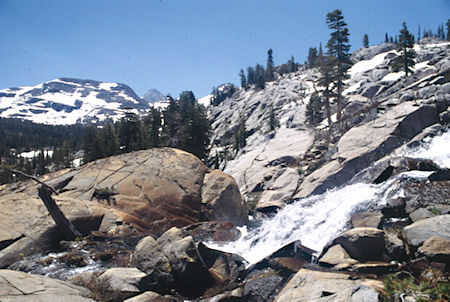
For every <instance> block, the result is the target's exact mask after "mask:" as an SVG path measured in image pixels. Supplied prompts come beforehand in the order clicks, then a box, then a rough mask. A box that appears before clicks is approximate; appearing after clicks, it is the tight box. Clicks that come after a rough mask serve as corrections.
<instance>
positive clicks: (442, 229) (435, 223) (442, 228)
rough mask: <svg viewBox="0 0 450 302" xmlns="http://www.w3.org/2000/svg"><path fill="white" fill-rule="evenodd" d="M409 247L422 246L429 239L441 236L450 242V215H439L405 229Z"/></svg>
mask: <svg viewBox="0 0 450 302" xmlns="http://www.w3.org/2000/svg"><path fill="white" fill-rule="evenodd" d="M403 231H404V234H405V239H406V242H407V243H408V245H410V246H412V247H419V246H421V245H422V244H423V243H424V242H425V241H426V240H427V239H429V238H431V237H433V236H440V237H442V238H445V239H449V240H450V215H439V216H435V217H432V218H427V219H423V220H419V221H417V222H414V223H413V224H411V225H408V226H407V227H405V228H404V229H403Z"/></svg>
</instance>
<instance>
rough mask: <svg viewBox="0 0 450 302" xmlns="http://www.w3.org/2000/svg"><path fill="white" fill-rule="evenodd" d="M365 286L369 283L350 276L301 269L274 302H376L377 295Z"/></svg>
mask: <svg viewBox="0 0 450 302" xmlns="http://www.w3.org/2000/svg"><path fill="white" fill-rule="evenodd" d="M372 282H373V281H372ZM379 283H381V282H379ZM365 284H369V282H367V281H366V282H363V281H361V280H351V279H350V276H349V275H346V274H341V273H329V272H318V271H311V270H306V269H301V270H300V271H298V272H297V273H296V274H295V275H294V276H293V277H292V279H291V280H290V281H289V282H288V284H287V285H286V286H285V287H284V288H283V289H282V290H281V292H280V293H279V294H278V295H277V296H276V297H275V299H274V302H284V301H365V302H372V301H373V302H377V301H378V300H379V295H378V293H377V292H376V291H375V290H374V289H373V288H372V287H369V286H368V285H365ZM361 299H362V300H361Z"/></svg>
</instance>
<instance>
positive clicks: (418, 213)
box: [409, 208, 436, 222]
mask: <svg viewBox="0 0 450 302" xmlns="http://www.w3.org/2000/svg"><path fill="white" fill-rule="evenodd" d="M434 216H436V215H435V214H433V213H431V212H430V211H428V210H427V209H424V208H419V209H417V210H415V211H414V212H412V213H411V214H409V217H411V220H412V221H413V222H416V221H419V220H422V219H427V218H431V217H434Z"/></svg>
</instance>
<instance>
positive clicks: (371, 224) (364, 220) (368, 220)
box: [350, 211, 383, 228]
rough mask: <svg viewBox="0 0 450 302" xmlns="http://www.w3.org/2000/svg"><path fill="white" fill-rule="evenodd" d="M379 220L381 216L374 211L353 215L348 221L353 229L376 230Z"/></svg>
mask: <svg viewBox="0 0 450 302" xmlns="http://www.w3.org/2000/svg"><path fill="white" fill-rule="evenodd" d="M381 218H383V214H382V213H380V212H378V211H374V212H364V213H357V214H353V215H352V217H351V219H350V220H351V222H352V225H353V227H355V228H360V227H361V228H364V227H368V228H378V227H379V225H380V223H381Z"/></svg>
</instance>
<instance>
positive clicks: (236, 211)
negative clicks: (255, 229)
mask: <svg viewBox="0 0 450 302" xmlns="http://www.w3.org/2000/svg"><path fill="white" fill-rule="evenodd" d="M202 203H203V204H204V205H205V206H206V208H207V210H206V211H205V212H206V213H205V214H206V217H207V218H208V220H214V221H231V222H233V223H234V224H235V225H244V224H246V223H247V222H248V215H247V205H246V204H245V201H244V199H243V198H242V195H241V192H240V191H239V187H238V186H237V184H236V181H235V180H234V178H233V177H231V176H229V175H228V174H225V173H224V172H222V171H220V170H213V171H211V172H209V173H206V175H205V178H204V180H203V188H202Z"/></svg>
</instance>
